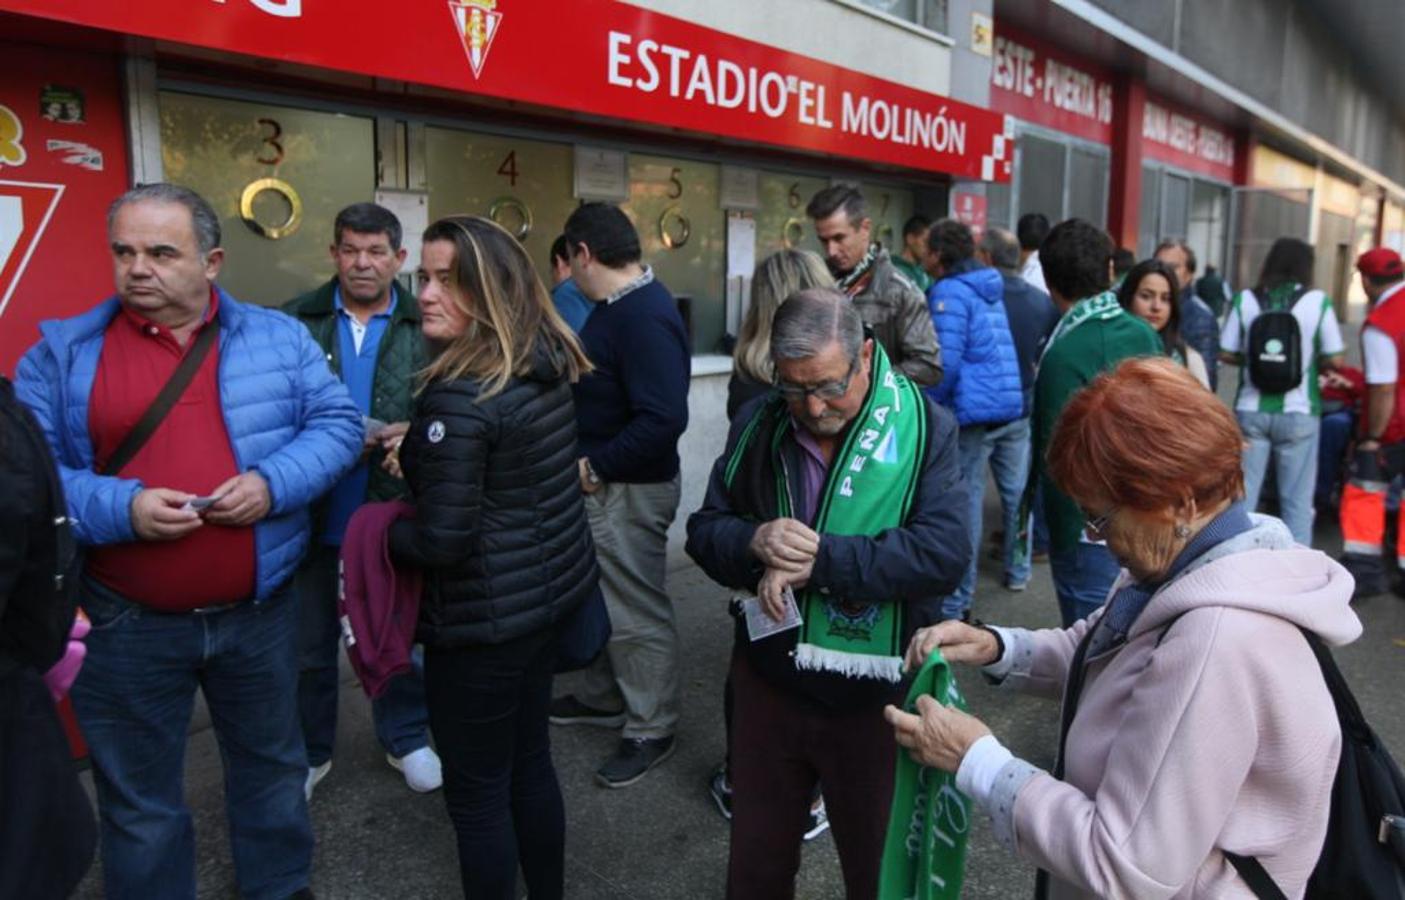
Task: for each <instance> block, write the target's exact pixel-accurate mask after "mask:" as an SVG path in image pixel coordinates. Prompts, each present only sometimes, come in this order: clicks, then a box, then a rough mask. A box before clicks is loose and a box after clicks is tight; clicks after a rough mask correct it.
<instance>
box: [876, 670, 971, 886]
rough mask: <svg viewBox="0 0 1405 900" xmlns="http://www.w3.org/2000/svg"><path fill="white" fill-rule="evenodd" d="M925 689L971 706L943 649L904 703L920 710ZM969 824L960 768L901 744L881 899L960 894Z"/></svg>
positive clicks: (959, 704)
mask: <svg viewBox="0 0 1405 900" xmlns="http://www.w3.org/2000/svg"><path fill="white" fill-rule="evenodd" d="M924 694H929V695H931V696H932V697H935V698H936V699H937V701H938V702H940V703H942V704H944V705H947V706H954V707H956V708H957V709H960V710H962V711H964V710H965V709H966V700H965V698H963V697H962V696H961V692H960V691H959V690H958V689H957V687H956V679H955V678H953V677H952V674H951V669H950V667H949V666H948V665H947V663H946V660H945V659H943V658H942V652H941V650H940V649H937V650H933V651H932V654H931V655H930V656H928V657H927V662H926V663H925V664H923V666H922V669H921V670H920V671H919V672H918V673H917V677H916V679H914V680H913V683H912V688H911V689H910V690H909V691H908V692H907V700H906V701H905V702H904V703H903V709H904V710H906V711H907V712H911V713H915V712H916V705H917V698H918V697H921V696H923V695H924ZM970 825H971V801H970V799H969V798H968V797H967V796H966V795H965V794H962V793H961V792H960V791H958V790H957V789H956V776H955V774H953V773H950V772H943V771H941V770H940V769H932V768H928V767H926V766H922V765H919V764H918V763H917V762H915V761H914V760H913V759H912V757H911V755H909V753H908V752H907V751H906V750H904V749H902V748H899V749H898V760H897V774H896V776H895V778H894V781H893V809H892V813H891V815H890V816H889V819H888V837H887V840H885V841H884V843H883V865H882V869H881V871H880V875H879V886H878V900H955V898H958V897H960V896H961V881H962V878H963V876H964V874H965V868H966V840H967V836H968V834H969V832H970Z"/></svg>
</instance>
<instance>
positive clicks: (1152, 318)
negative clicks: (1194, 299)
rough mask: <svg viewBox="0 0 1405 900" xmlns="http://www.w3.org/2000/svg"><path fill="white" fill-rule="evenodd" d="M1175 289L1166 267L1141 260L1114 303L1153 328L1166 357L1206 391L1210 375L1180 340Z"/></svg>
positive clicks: (1194, 352) (1195, 353) (1155, 261)
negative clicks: (1179, 366)
mask: <svg viewBox="0 0 1405 900" xmlns="http://www.w3.org/2000/svg"><path fill="white" fill-rule="evenodd" d="M1175 285H1176V273H1175V272H1174V271H1173V270H1172V269H1171V267H1170V266H1168V265H1166V263H1164V262H1161V261H1160V260H1158V259H1147V260H1143V261H1142V262H1139V263H1137V264H1136V265H1135V266H1133V267H1132V268H1131V269H1130V270H1128V272H1127V277H1126V278H1124V279H1123V280H1122V284H1121V286H1120V287H1119V288H1118V289H1117V302H1119V303H1121V304H1122V308H1123V309H1125V310H1127V311H1128V312H1130V313H1131V314H1132V315H1134V316H1137V317H1138V318H1140V319H1143V320H1144V321H1145V322H1146V323H1147V324H1148V325H1150V326H1151V327H1152V328H1155V329H1156V333H1157V334H1159V335H1161V343H1162V345H1163V346H1164V347H1165V348H1166V355H1167V356H1169V357H1171V358H1172V359H1174V360H1175V361H1176V362H1178V363H1180V364H1181V365H1183V366H1185V367H1186V368H1187V369H1189V370H1190V374H1192V375H1194V376H1195V380H1196V381H1198V382H1200V383H1201V384H1203V385H1205V388H1206V389H1207V390H1208V389H1209V387H1210V373H1209V372H1208V371H1207V370H1206V368H1205V357H1203V356H1201V355H1200V353H1199V351H1197V350H1196V349H1195V348H1194V347H1192V346H1190V345H1189V344H1187V343H1186V342H1185V339H1184V338H1182V337H1181V300H1180V292H1179V291H1178V290H1176V287H1175Z"/></svg>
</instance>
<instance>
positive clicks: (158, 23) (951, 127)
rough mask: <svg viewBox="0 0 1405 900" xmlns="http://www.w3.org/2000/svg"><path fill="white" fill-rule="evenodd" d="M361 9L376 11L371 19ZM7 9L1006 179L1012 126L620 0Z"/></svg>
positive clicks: (38, 3)
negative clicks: (386, 27)
mask: <svg viewBox="0 0 1405 900" xmlns="http://www.w3.org/2000/svg"><path fill="white" fill-rule="evenodd" d="M358 7H361V8H364V14H359V12H358ZM0 10H4V11H10V12H17V13H21V14H25V15H32V16H38V17H41V18H48V19H58V20H62V21H68V22H73V23H77V24H81V25H86V26H89V27H94V28H100V29H106V30H111V31H119V32H123V33H127V34H138V35H144V36H147V37H152V38H158V39H162V40H167V41H174V42H177V43H181V44H186V45H192V46H198V47H204V48H215V49H219V50H224V51H228V52H232V53H236V54H244V55H248V56H254V57H263V58H268V57H274V58H276V59H278V60H283V61H287V62H292V63H299V64H304V65H312V66H319V67H323V68H330V69H338V70H343V71H352V72H358V73H361V74H370V75H375V76H379V77H383V78H392V79H398V80H402V81H408V82H415V83H419V84H425V85H433V86H436V87H442V88H449V89H451V90H460V91H464V92H467V93H472V94H481V95H485V96H489V97H495V98H500V99H507V100H512V101H516V102H520V103H527V104H532V105H536V106H540V107H546V108H554V109H565V110H570V111H573V112H577V113H584V114H586V115H591V116H599V117H605V118H613V119H623V120H628V121H636V122H643V123H648V124H651V125H663V126H667V127H670V128H677V129H680V130H684V131H691V132H695V133H700V134H706V135H709V136H716V135H722V136H724V137H729V138H734V139H737V140H740V141H746V142H752V143H760V144H766V145H771V146H776V147H785V148H791V149H796V150H801V151H805V152H809V153H814V154H820V155H832V156H840V157H851V158H858V159H865V160H869V161H873V162H880V163H886V164H890V165H897V166H904V167H907V168H913V169H922V170H926V171H933V172H946V173H950V174H953V175H957V176H960V177H964V178H972V179H982V180H987V181H989V180H994V181H1007V180H1008V179H1009V175H1010V166H1011V161H1012V160H1013V158H1014V147H1013V141H1012V135H1011V133H1010V132H1009V131H1008V130H1007V125H1006V122H1005V117H1004V116H1002V115H1000V114H998V113H992V112H990V111H988V110H983V109H980V108H977V107H974V106H969V105H967V104H964V103H959V102H957V101H955V100H951V99H949V98H946V97H942V96H938V95H935V94H929V93H926V92H923V91H919V90H915V89H913V88H910V87H907V86H906V85H902V84H897V83H894V82H891V81H886V80H883V79H880V78H875V77H872V76H870V75H866V74H864V73H862V72H857V71H854V70H851V69H844V68H840V67H838V66H835V65H832V64H830V63H826V62H823V61H821V60H817V59H814V58H811V57H807V56H801V55H799V54H795V53H790V52H787V51H784V50H780V49H777V48H775V47H771V46H767V45H765V44H760V43H757V42H755V41H750V40H746V39H744V38H739V37H735V36H732V35H728V34H724V33H722V32H718V31H714V30H712V29H709V28H705V27H702V26H700V25H696V24H693V23H690V22H685V21H683V20H681V19H676V18H673V17H670V16H665V15H661V14H659V13H655V12H651V11H649V10H647V9H642V8H640V7H637V6H633V5H630V4H627V3H621V2H617V0H573V2H571V3H543V2H541V0H418V2H415V3H408V4H401V5H400V6H398V7H397V8H396V25H397V28H398V29H399V30H400V32H401V33H402V34H404V35H407V36H410V39H407V40H394V41H386V40H385V39H384V34H383V32H382V31H381V30H380V29H377V28H374V27H370V26H368V24H367V23H370V22H375V21H379V20H380V18H381V16H382V15H383V10H382V9H381V4H379V3H376V2H374V0H345V2H342V3H305V2H299V0H210V2H208V3H201V2H194V0H144V2H142V3H136V4H112V3H92V2H90V0H0Z"/></svg>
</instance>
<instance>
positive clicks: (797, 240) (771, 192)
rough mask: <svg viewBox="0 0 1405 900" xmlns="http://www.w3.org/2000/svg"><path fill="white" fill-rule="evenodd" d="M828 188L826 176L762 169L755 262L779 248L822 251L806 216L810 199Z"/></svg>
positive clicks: (812, 226)
mask: <svg viewBox="0 0 1405 900" xmlns="http://www.w3.org/2000/svg"><path fill="white" fill-rule="evenodd" d="M827 187H829V181H828V179H825V178H805V177H797V176H794V175H785V174H783V173H780V172H762V173H761V175H760V176H759V177H758V179H757V192H758V195H759V198H758V199H759V202H760V208H759V209H757V211H756V261H757V262H758V263H760V262H761V261H762V260H764V259H765V258H766V257H768V256H770V255H771V254H772V253H775V252H777V251H778V250H809V251H811V252H813V253H819V252H820V243H819V241H818V240H816V239H815V226H814V223H813V222H811V221H810V218H809V217H808V216H806V215H805V207H806V206H807V205H808V204H809V202H810V199H811V198H812V197H814V196H815V195H816V194H818V193H819V192H820V191H822V190H824V189H825V188H827Z"/></svg>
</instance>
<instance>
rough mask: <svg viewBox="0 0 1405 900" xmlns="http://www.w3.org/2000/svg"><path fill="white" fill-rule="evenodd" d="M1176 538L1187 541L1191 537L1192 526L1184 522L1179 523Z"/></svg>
mask: <svg viewBox="0 0 1405 900" xmlns="http://www.w3.org/2000/svg"><path fill="white" fill-rule="evenodd" d="M1176 537H1178V538H1180V539H1181V540H1185V539H1186V538H1188V537H1190V526H1189V525H1187V524H1185V523H1184V522H1181V523H1178V524H1177V525H1176Z"/></svg>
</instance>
